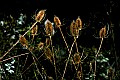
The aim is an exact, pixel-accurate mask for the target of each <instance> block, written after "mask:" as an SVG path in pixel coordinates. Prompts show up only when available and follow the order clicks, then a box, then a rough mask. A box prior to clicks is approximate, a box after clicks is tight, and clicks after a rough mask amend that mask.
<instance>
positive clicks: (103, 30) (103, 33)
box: [99, 27, 106, 38]
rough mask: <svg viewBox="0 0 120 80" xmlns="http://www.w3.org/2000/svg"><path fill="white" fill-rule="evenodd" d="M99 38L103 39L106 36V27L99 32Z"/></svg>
mask: <svg viewBox="0 0 120 80" xmlns="http://www.w3.org/2000/svg"><path fill="white" fill-rule="evenodd" d="M99 36H100V38H105V36H106V27H104V28H102V29H101V30H100V32H99Z"/></svg>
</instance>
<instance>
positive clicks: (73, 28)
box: [70, 20, 79, 37]
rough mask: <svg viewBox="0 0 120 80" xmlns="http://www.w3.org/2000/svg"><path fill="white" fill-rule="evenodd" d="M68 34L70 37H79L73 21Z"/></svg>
mask: <svg viewBox="0 0 120 80" xmlns="http://www.w3.org/2000/svg"><path fill="white" fill-rule="evenodd" d="M70 32H71V34H72V36H74V37H77V36H78V35H79V30H78V28H77V26H76V23H75V21H74V20H73V21H72V23H71V25H70Z"/></svg>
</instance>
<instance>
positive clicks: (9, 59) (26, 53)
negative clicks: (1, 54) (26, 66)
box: [0, 53, 29, 62]
mask: <svg viewBox="0 0 120 80" xmlns="http://www.w3.org/2000/svg"><path fill="white" fill-rule="evenodd" d="M27 54H29V53H25V54H20V55H16V56H13V57H10V58H7V59H4V60H2V61H0V62H5V61H8V60H10V59H13V58H16V57H20V56H23V55H27Z"/></svg>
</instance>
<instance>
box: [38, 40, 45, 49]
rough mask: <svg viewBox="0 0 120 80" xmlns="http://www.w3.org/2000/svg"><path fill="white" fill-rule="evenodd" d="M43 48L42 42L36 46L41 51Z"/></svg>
mask: <svg viewBox="0 0 120 80" xmlns="http://www.w3.org/2000/svg"><path fill="white" fill-rule="evenodd" d="M43 47H44V43H43V42H40V43H39V44H38V49H40V50H42V49H43Z"/></svg>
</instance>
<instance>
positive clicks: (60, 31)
mask: <svg viewBox="0 0 120 80" xmlns="http://www.w3.org/2000/svg"><path fill="white" fill-rule="evenodd" d="M59 29H60V33H61V35H62V38H63V40H64V42H65V45H66V47H67V50H68V52H69V47H68V44H67V42H66V40H65V37H64V35H63V33H62V30H61V27H60V26H59Z"/></svg>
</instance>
